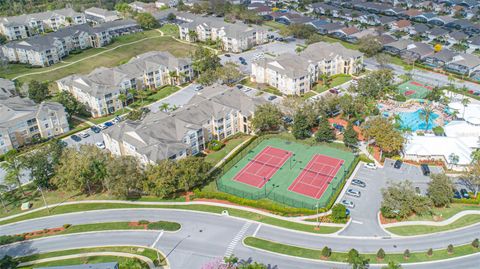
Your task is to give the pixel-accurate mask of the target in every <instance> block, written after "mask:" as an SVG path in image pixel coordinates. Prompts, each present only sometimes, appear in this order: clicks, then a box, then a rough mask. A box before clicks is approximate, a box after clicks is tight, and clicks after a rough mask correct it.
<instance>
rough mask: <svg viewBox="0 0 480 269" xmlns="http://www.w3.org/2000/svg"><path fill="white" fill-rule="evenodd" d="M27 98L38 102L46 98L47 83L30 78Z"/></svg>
mask: <svg viewBox="0 0 480 269" xmlns="http://www.w3.org/2000/svg"><path fill="white" fill-rule="evenodd" d="M28 98H30V99H32V100H33V101H34V102H35V103H37V104H39V103H41V102H42V101H44V100H46V99H47V98H48V84H47V83H45V82H39V81H37V80H32V81H30V83H29V84H28Z"/></svg>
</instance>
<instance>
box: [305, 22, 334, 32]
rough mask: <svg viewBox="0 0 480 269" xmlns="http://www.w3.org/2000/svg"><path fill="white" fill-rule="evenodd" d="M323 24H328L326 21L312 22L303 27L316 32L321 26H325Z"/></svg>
mask: <svg viewBox="0 0 480 269" xmlns="http://www.w3.org/2000/svg"><path fill="white" fill-rule="evenodd" d="M325 24H329V22H328V21H327V20H314V21H311V22H307V23H305V25H309V26H312V27H313V28H315V30H317V31H318V30H319V29H320V27H321V26H322V25H325Z"/></svg>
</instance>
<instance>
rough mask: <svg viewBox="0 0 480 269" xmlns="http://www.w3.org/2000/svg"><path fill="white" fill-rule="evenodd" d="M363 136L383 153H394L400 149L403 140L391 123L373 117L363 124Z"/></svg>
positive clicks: (381, 118)
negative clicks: (373, 142)
mask: <svg viewBox="0 0 480 269" xmlns="http://www.w3.org/2000/svg"><path fill="white" fill-rule="evenodd" d="M363 134H364V136H365V137H367V138H368V139H373V140H375V144H376V145H377V146H378V147H380V149H381V150H382V151H384V152H388V153H394V152H398V151H400V150H401V149H402V147H403V144H404V141H405V138H404V137H403V135H402V133H401V132H400V131H398V130H397V129H395V126H394V125H393V123H392V122H391V121H390V120H388V119H386V118H384V117H374V118H371V119H370V120H368V121H366V122H365V123H364V124H363Z"/></svg>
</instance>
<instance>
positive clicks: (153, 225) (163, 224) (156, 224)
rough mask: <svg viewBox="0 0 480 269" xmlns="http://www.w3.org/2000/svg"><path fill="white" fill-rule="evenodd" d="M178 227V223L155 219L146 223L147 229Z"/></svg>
mask: <svg viewBox="0 0 480 269" xmlns="http://www.w3.org/2000/svg"><path fill="white" fill-rule="evenodd" d="M180 227H181V226H180V223H177V222H170V221H156V222H150V223H149V224H147V229H149V230H165V231H178V230H180Z"/></svg>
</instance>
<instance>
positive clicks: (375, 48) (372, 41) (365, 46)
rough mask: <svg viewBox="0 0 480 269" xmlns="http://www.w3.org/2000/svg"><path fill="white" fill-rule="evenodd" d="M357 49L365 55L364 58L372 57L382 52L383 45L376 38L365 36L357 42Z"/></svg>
mask: <svg viewBox="0 0 480 269" xmlns="http://www.w3.org/2000/svg"><path fill="white" fill-rule="evenodd" d="M358 47H359V50H360V51H361V52H363V53H365V56H367V57H372V56H374V55H376V54H377V53H379V52H380V51H381V50H382V48H383V45H382V43H381V42H380V41H379V40H378V39H377V37H375V36H373V35H367V36H364V37H362V38H360V39H359V40H358Z"/></svg>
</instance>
